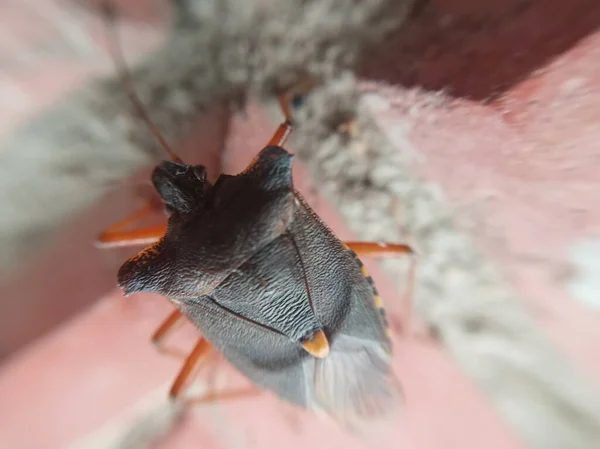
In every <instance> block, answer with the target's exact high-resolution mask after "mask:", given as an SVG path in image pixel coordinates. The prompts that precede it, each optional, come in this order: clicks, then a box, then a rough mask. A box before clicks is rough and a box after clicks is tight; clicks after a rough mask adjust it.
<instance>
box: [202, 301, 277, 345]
mask: <svg viewBox="0 0 600 449" xmlns="http://www.w3.org/2000/svg"><path fill="white" fill-rule="evenodd" d="M206 298H208V299H209V300H211V301H212V302H213V304H215V305H216V306H217V307H219V308H221V309H223V310H224V311H226V312H228V313H231V314H232V315H234V316H235V317H237V318H239V319H240V320H244V321H246V322H247V323H251V324H254V325H256V326H258V327H260V328H263V329H265V330H267V331H270V332H274V333H276V334H279V335H282V336H284V337H287V336H286V335H285V334H284V333H283V332H279V331H278V330H277V329H273V328H272V327H269V326H266V325H264V324H261V323H259V322H257V321H254V320H251V319H250V318H248V317H245V316H244V315H240V314H239V313H237V312H234V311H233V310H231V309H229V308H228V307H225V306H224V305H222V304H220V303H219V302H218V301H217V300H216V299H214V298H213V297H212V296H206Z"/></svg>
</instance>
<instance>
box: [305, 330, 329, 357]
mask: <svg viewBox="0 0 600 449" xmlns="http://www.w3.org/2000/svg"><path fill="white" fill-rule="evenodd" d="M302 346H303V347H304V349H306V352H308V353H309V354H310V355H312V356H314V357H316V358H318V359H323V358H325V357H327V356H328V355H329V342H328V341H327V337H326V336H325V332H323V331H317V332H315V333H314V335H313V336H312V337H311V338H310V339H308V340H305V341H304V342H302Z"/></svg>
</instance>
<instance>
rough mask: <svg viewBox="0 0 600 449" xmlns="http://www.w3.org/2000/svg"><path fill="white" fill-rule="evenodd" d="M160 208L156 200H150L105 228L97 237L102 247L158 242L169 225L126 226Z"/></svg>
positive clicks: (99, 245) (97, 244)
mask: <svg viewBox="0 0 600 449" xmlns="http://www.w3.org/2000/svg"><path fill="white" fill-rule="evenodd" d="M158 209H159V207H158V205H157V203H156V201H148V202H146V204H144V206H142V207H141V208H140V209H138V210H137V211H135V212H133V213H132V214H130V215H128V216H127V217H125V218H123V219H122V220H120V221H118V222H117V223H115V224H113V225H112V226H110V227H109V228H107V229H105V230H104V231H103V232H102V233H101V234H100V235H99V236H98V238H97V239H96V246H98V247H100V248H114V247H122V246H135V245H149V244H152V243H155V242H157V241H158V240H159V239H160V238H161V237H162V236H163V235H164V233H165V231H166V230H167V225H166V224H162V225H157V226H148V227H143V228H138V229H133V230H125V228H127V227H129V226H131V225H133V224H135V223H137V222H139V221H140V220H142V219H144V218H146V217H149V216H150V215H152V214H153V213H155V212H156V211H157V210H158Z"/></svg>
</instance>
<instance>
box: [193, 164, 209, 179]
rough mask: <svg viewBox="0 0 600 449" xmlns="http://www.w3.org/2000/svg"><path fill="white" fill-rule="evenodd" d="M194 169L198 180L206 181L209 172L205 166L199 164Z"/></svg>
mask: <svg viewBox="0 0 600 449" xmlns="http://www.w3.org/2000/svg"><path fill="white" fill-rule="evenodd" d="M192 170H193V172H194V176H195V177H196V179H198V181H200V182H206V177H207V174H206V168H205V167H203V166H202V165H197V166H195V167H193V168H192Z"/></svg>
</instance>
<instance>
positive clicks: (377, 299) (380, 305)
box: [373, 295, 383, 309]
mask: <svg viewBox="0 0 600 449" xmlns="http://www.w3.org/2000/svg"><path fill="white" fill-rule="evenodd" d="M373 300H374V301H375V306H377V308H379V309H383V300H382V299H381V296H379V295H375V296H374V297H373Z"/></svg>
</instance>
